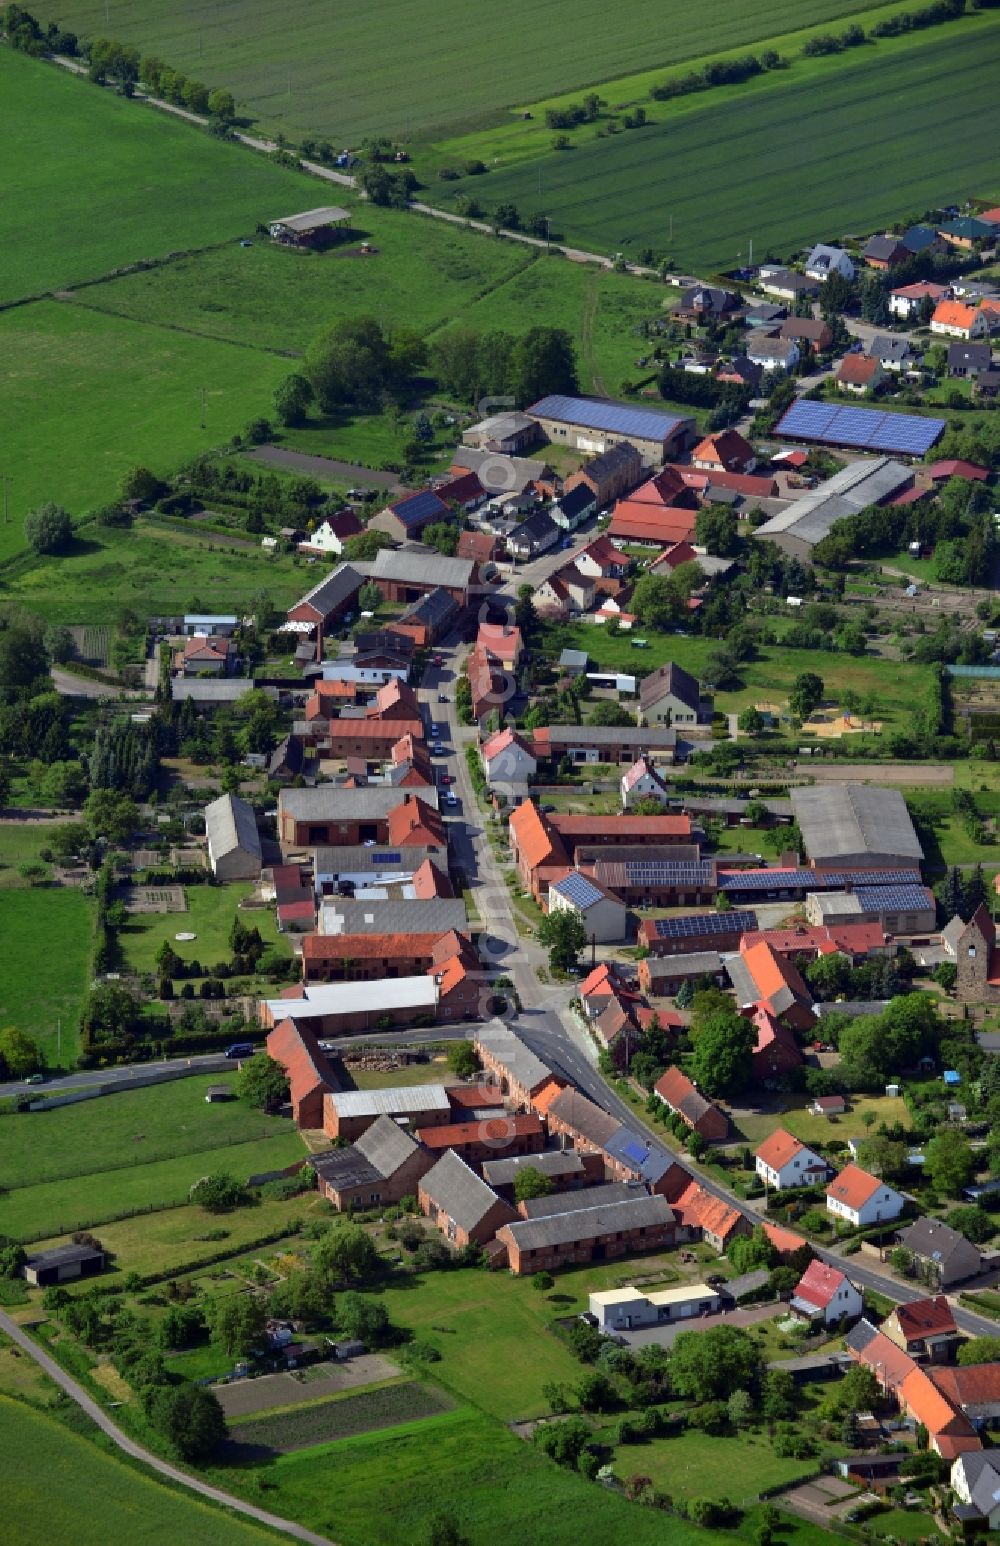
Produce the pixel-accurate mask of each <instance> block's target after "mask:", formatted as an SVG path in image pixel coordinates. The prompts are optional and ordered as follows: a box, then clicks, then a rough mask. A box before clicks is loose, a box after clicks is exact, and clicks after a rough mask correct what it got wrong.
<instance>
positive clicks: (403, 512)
mask: <svg viewBox="0 0 1000 1546" xmlns="http://www.w3.org/2000/svg"><path fill="white" fill-rule="evenodd" d="M392 508H393V512H394V514H396V515H398V516H399V519H400V520H401V521H402V523H403V525H404V526H416V525H418V524H419V522H420V521H426V520H429V519H430V517H431V516H432V515H440V514H441V512H442V511H444V512H447V509H448V507H447V505H446V504H445V503H444V501H443V500H442V499H439V498H438V496H437V495H436V494H435V492H434V490H433V489H429V488H428V489H422V490H421V492H420V493H419V494H412V495H411V496H410V498H409V499H401V500H400V501H399V503H398V504H395V505H393V507H392Z"/></svg>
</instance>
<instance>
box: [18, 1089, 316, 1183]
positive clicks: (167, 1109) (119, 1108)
mask: <svg viewBox="0 0 1000 1546" xmlns="http://www.w3.org/2000/svg"><path fill="white" fill-rule="evenodd" d="M225 1082H226V1083H228V1084H229V1085H230V1087H232V1086H233V1084H234V1082H235V1075H234V1077H233V1078H232V1079H227V1080H226V1081H225ZM218 1083H220V1076H219V1074H196V1075H194V1076H192V1077H191V1078H188V1079H175V1080H173V1081H171V1082H170V1083H166V1084H154V1085H147V1086H146V1087H144V1088H143V1089H138V1090H128V1089H124V1090H122V1092H121V1093H120V1094H114V1095H104V1096H101V1097H100V1098H99V1099H96V1100H87V1101H81V1102H80V1103H79V1105H75V1106H59V1107H57V1108H56V1109H55V1110H53V1111H34V1112H28V1113H25V1114H23V1115H21V1116H18V1117H16V1118H12V1119H11V1120H9V1121H5V1122H2V1123H0V1175H2V1176H3V1179H4V1186H5V1188H6V1189H7V1190H8V1191H12V1190H16V1189H19V1188H20V1187H22V1186H34V1185H37V1184H38V1183H39V1182H41V1181H56V1180H60V1179H68V1178H69V1177H71V1176H79V1175H84V1174H92V1173H93V1172H94V1171H101V1172H110V1171H113V1170H117V1169H124V1168H134V1167H135V1166H137V1165H140V1166H141V1165H149V1164H152V1163H153V1162H155V1161H157V1160H164V1159H170V1158H172V1157H173V1156H176V1155H179V1154H184V1153H197V1152H199V1151H201V1150H205V1149H215V1148H219V1147H221V1146H222V1145H223V1144H241V1143H253V1142H256V1141H257V1140H258V1139H262V1138H270V1137H273V1136H275V1135H281V1136H285V1135H287V1134H289V1133H291V1132H293V1131H294V1129H293V1125H292V1123H291V1121H289V1120H288V1119H286V1118H284V1117H276V1116H265V1115H264V1113H263V1112H262V1111H256V1110H254V1109H253V1108H251V1107H250V1106H246V1105H244V1104H243V1102H242V1101H238V1100H233V1101H229V1102H227V1103H225V1104H219V1105H216V1104H214V1103H213V1104H209V1103H208V1102H207V1101H206V1099H205V1093H206V1091H207V1089H208V1087H209V1085H211V1084H218Z"/></svg>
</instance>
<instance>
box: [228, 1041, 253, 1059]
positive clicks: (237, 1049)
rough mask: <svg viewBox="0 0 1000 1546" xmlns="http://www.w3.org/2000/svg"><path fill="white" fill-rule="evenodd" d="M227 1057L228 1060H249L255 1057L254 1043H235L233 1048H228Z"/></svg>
mask: <svg viewBox="0 0 1000 1546" xmlns="http://www.w3.org/2000/svg"><path fill="white" fill-rule="evenodd" d="M226 1057H227V1058H249V1057H253V1042H252V1041H234V1042H233V1044H232V1046H231V1047H227V1048H226Z"/></svg>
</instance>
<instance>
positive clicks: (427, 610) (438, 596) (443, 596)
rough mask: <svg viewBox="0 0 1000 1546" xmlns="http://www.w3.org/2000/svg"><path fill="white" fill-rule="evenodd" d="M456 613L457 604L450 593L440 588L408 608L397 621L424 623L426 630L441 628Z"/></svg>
mask: <svg viewBox="0 0 1000 1546" xmlns="http://www.w3.org/2000/svg"><path fill="white" fill-rule="evenodd" d="M457 611H458V602H457V601H456V600H455V598H454V596H453V595H452V594H451V593H450V591H446V590H445V589H444V588H443V587H442V586H438V588H437V590H429V591H428V592H427V594H426V596H421V597H420V599H419V601H415V602H414V603H413V605H412V606H411V607H408V608H407V609H406V611H405V612H404V613H403V615H402V617H401V618H400V619H399V621H400V622H401V623H415V622H419V623H425V624H426V626H427V627H428V628H442V627H443V626H444V625H445V623H447V622H448V621H449V620H450V619H451V618H453V617H454V616H455V614H456V612H457Z"/></svg>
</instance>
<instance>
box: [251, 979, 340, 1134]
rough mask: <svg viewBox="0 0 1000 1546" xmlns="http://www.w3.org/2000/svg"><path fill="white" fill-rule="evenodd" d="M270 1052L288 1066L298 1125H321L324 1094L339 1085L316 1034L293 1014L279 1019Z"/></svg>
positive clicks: (287, 1072)
mask: <svg viewBox="0 0 1000 1546" xmlns="http://www.w3.org/2000/svg"><path fill="white" fill-rule="evenodd" d="M301 991H302V990H301V988H299V994H300V995H301ZM290 1003H291V1001H290ZM293 1013H294V1010H293ZM267 1053H268V1056H269V1057H271V1058H273V1059H274V1061H275V1062H276V1063H280V1064H281V1066H282V1068H283V1069H284V1070H285V1076H286V1078H287V1079H288V1088H289V1097H290V1099H291V1103H292V1116H293V1118H294V1119H295V1125H296V1127H316V1128H321V1127H322V1126H323V1097H324V1096H325V1095H328V1094H330V1093H331V1092H332V1091H333V1090H336V1089H337V1087H338V1086H337V1080H336V1078H335V1076H334V1072H333V1069H332V1068H331V1067H330V1063H329V1061H328V1059H327V1057H326V1054H325V1053H324V1052H323V1050H322V1048H321V1047H320V1044H319V1041H318V1039H317V1038H316V1036H315V1035H314V1034H313V1032H312V1031H311V1030H309V1028H308V1026H305V1025H296V1023H295V1021H294V1020H293V1019H291V1018H289V1019H286V1020H280V1021H279V1022H278V1024H277V1025H276V1026H275V1027H274V1029H273V1030H272V1031H271V1033H270V1035H269V1036H268V1038H267Z"/></svg>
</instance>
